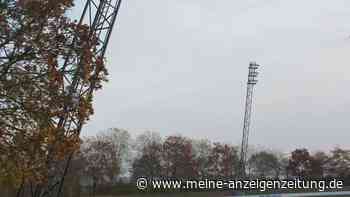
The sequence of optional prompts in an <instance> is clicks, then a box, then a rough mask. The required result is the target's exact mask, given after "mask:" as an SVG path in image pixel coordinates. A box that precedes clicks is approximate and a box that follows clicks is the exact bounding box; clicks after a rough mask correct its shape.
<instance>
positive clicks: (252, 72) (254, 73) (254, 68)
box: [248, 62, 260, 85]
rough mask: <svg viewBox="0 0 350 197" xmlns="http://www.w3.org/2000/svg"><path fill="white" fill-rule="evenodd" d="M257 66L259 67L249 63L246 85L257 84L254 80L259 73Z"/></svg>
mask: <svg viewBox="0 0 350 197" xmlns="http://www.w3.org/2000/svg"><path fill="white" fill-rule="evenodd" d="M259 66H260V65H258V64H257V63H255V62H251V63H249V67H248V68H249V73H248V84H253V85H255V84H256V83H257V82H258V80H257V79H256V78H257V77H258V74H259V72H258V71H257V69H258V68H259Z"/></svg>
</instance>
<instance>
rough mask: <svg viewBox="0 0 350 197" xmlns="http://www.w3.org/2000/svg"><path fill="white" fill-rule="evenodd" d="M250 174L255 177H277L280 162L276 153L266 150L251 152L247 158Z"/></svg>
mask: <svg viewBox="0 0 350 197" xmlns="http://www.w3.org/2000/svg"><path fill="white" fill-rule="evenodd" d="M248 164H249V171H250V173H251V176H253V177H257V178H277V177H278V176H279V174H278V173H279V169H280V168H281V167H280V162H279V160H278V158H277V156H276V155H274V154H273V153H269V152H267V151H261V152H258V153H255V154H253V155H252V156H251V157H250V158H249V160H248Z"/></svg>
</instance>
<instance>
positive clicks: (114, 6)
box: [40, 0, 122, 197]
mask: <svg viewBox="0 0 350 197" xmlns="http://www.w3.org/2000/svg"><path fill="white" fill-rule="evenodd" d="M121 3H122V0H86V1H85V6H84V8H83V10H82V14H81V17H80V20H79V24H84V25H87V26H88V27H89V37H90V38H96V39H97V45H96V50H94V51H93V53H94V54H93V56H94V57H100V58H104V55H105V52H106V49H107V46H108V42H109V39H110V36H111V34H112V30H113V27H114V24H115V22H116V18H117V16H118V13H119V9H120V5H121ZM82 58H83V57H76V62H75V64H74V65H78V66H77V69H76V73H75V75H74V76H73V77H72V78H69V77H65V78H64V83H65V84H67V87H69V88H68V94H69V95H70V96H74V97H76V98H81V97H89V96H91V95H92V94H93V90H94V89H95V85H96V84H94V83H91V84H90V85H89V86H85V85H84V84H82V83H80V81H79V80H80V78H79V75H80V71H81V70H82V66H81V59H82ZM66 64H67V60H66V62H65V66H66ZM64 111H65V115H64V116H62V117H60V118H59V119H58V120H53V122H54V124H55V125H57V128H60V127H62V128H67V130H68V131H74V133H68V134H67V135H79V134H80V131H81V129H82V126H83V122H82V121H80V120H79V121H76V120H75V119H74V117H73V114H71V113H69V108H68V106H64ZM72 156H73V153H72V154H70V155H68V158H67V162H66V165H65V167H64V169H63V175H62V177H60V178H59V180H58V181H57V182H54V184H53V186H52V188H56V187H58V188H57V190H54V189H52V190H53V191H57V193H56V195H55V196H56V197H59V196H61V193H62V187H63V182H64V179H65V176H66V174H67V170H68V167H69V164H70V161H71V159H72ZM53 195H54V192H50V191H49V190H46V191H44V192H43V193H42V195H40V197H46V196H53Z"/></svg>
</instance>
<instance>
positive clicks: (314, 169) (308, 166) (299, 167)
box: [287, 149, 323, 178]
mask: <svg viewBox="0 0 350 197" xmlns="http://www.w3.org/2000/svg"><path fill="white" fill-rule="evenodd" d="M287 168H288V172H289V174H290V175H291V176H293V177H298V178H318V177H322V175H323V168H322V164H321V163H320V161H318V160H316V159H315V158H314V157H312V156H311V155H310V154H309V152H308V150H307V149H296V150H295V151H293V152H292V154H291V156H290V158H289V163H288V167H287Z"/></svg>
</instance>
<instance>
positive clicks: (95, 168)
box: [81, 136, 120, 196]
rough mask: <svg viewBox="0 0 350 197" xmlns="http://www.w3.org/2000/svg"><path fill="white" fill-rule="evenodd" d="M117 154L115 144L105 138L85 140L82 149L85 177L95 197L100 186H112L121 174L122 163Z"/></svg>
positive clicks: (98, 137)
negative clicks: (116, 177)
mask: <svg viewBox="0 0 350 197" xmlns="http://www.w3.org/2000/svg"><path fill="white" fill-rule="evenodd" d="M116 152H117V150H116V147H115V146H114V145H113V143H111V142H110V140H109V139H106V138H104V137H101V136H97V137H90V138H87V139H85V140H84V143H83V145H82V147H81V157H82V159H83V161H84V168H83V175H84V177H85V178H87V180H88V182H90V183H91V186H92V195H93V196H94V195H95V192H96V188H97V186H98V185H108V184H112V183H113V180H114V179H115V176H117V175H118V174H119V172H120V163H119V160H118V159H117V158H116Z"/></svg>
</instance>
